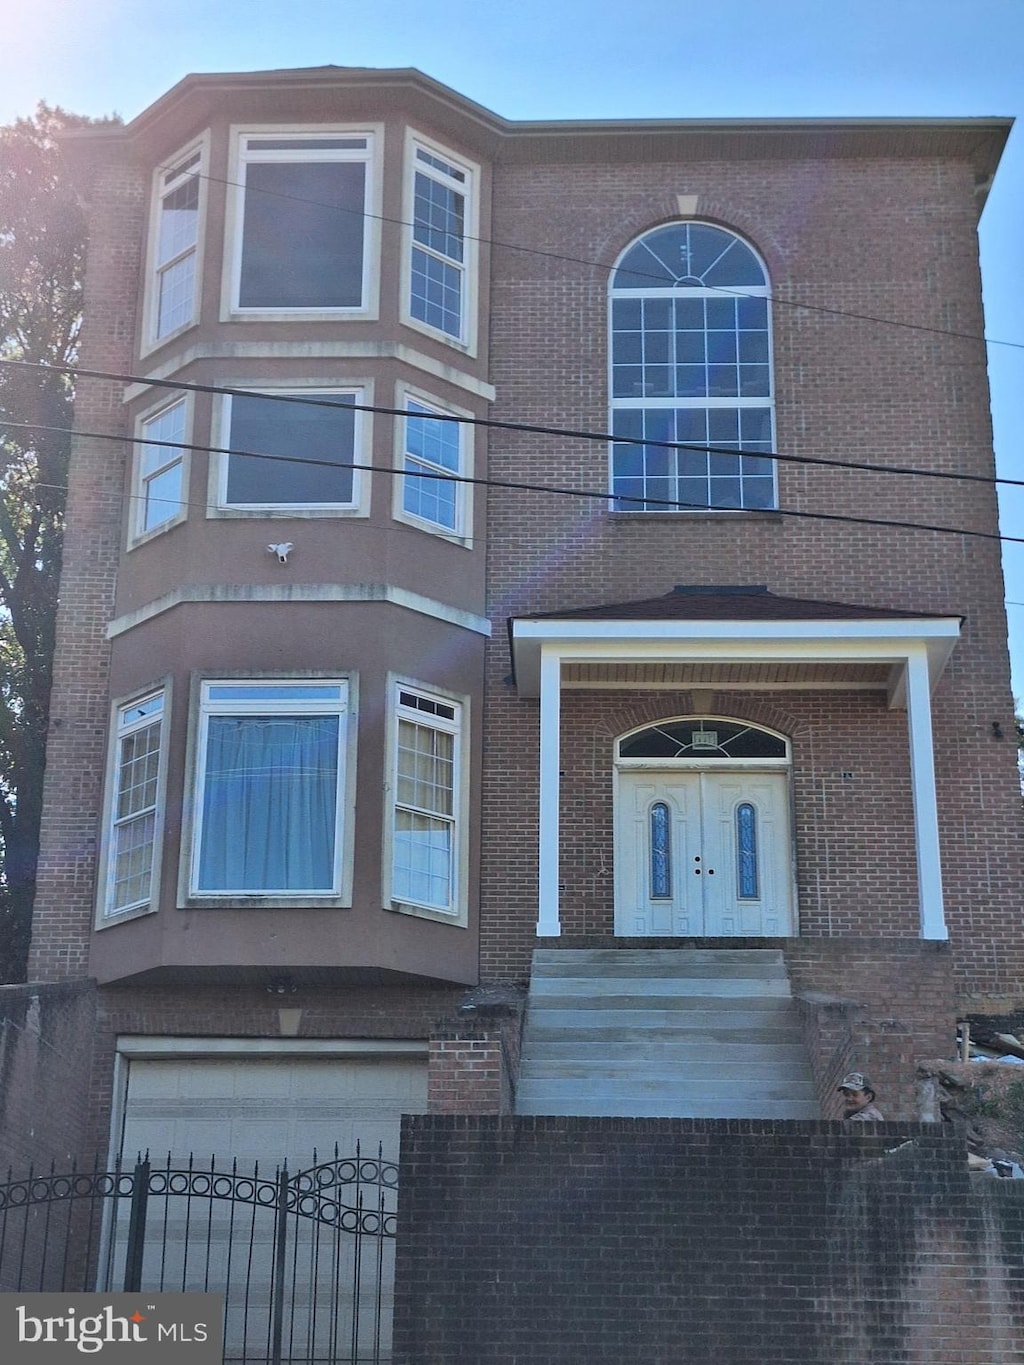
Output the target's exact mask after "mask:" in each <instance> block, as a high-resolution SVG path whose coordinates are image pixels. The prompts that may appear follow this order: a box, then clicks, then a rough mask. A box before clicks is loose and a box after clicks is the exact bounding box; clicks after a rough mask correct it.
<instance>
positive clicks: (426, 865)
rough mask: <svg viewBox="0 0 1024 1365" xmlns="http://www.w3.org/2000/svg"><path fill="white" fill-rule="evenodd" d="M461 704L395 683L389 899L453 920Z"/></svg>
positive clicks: (459, 861)
mask: <svg viewBox="0 0 1024 1365" xmlns="http://www.w3.org/2000/svg"><path fill="white" fill-rule="evenodd" d="M462 725H463V706H462V704H461V703H460V702H457V701H455V700H454V699H452V698H450V697H448V696H446V695H439V694H437V693H434V692H432V691H426V690H424V689H422V688H419V687H414V686H407V685H405V684H403V683H398V684H396V685H395V690H394V714H393V717H392V731H391V757H390V764H391V774H390V782H389V788H390V792H391V798H392V799H391V811H390V831H389V833H390V868H389V869H388V871H389V874H390V876H389V881H390V901H391V903H392V905H394V906H395V907H396V908H399V909H406V910H411V911H412V912H413V913H426V914H434V915H437V916H441V917H444V918H454V917H456V916H457V915H458V914H459V913H460V911H461V910H462V909H463V907H464V902H465V889H464V885H463V883H464V879H465V870H464V867H463V855H464V851H465V818H466V817H465V812H464V810H463V801H464V790H463V778H462Z"/></svg>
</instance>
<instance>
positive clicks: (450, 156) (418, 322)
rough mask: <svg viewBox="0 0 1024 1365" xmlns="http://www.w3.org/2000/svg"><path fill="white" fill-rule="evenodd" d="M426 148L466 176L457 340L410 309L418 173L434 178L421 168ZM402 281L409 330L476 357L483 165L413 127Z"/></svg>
mask: <svg viewBox="0 0 1024 1365" xmlns="http://www.w3.org/2000/svg"><path fill="white" fill-rule="evenodd" d="M417 147H422V148H423V150H424V151H425V152H429V153H430V154H431V156H437V157H440V158H441V160H443V161H449V162H451V164H452V165H453V166H455V167H456V168H457V169H458V170H460V171H463V172H464V173H465V176H466V183H465V186H464V191H465V205H466V216H465V224H464V231H465V253H466V254H465V260H464V262H463V281H464V289H463V298H462V333H461V335H460V336H457V337H454V336H452V335H451V333H450V332H443V331H442V330H441V329H440V328H439V327H432V326H431V325H430V324H429V323H427V322H424V321H423V320H422V319H421V318H416V317H413V315H412V309H411V307H410V296H411V290H412V247H413V236H412V233H413V215H414V213H415V202H416V172H417V170H420V171H422V172H423V173H424V174H425V175H427V176H430V175H431V168H430V167H429V166H427V165H425V164H420V165H417V161H416V149H417ZM435 178H437V179H438V180H439V181H440V182H441V183H445V182H444V179H443V177H442V176H439V175H438V176H436V177H435ZM402 222H403V225H404V226H403V228H402V279H401V304H400V307H401V312H400V315H399V316H400V318H401V321H402V322H403V323H405V325H406V326H408V327H413V328H415V329H416V331H418V332H422V333H424V335H426V336H429V337H434V338H435V339H436V340H438V341H443V342H444V343H445V345H446V346H452V347H454V348H455V349H456V350H459V351H464V352H465V353H466V354H467V355H470V356H475V355H476V352H477V331H478V327H477V311H478V308H477V300H478V297H479V280H480V166H479V164H478V163H477V162H475V161H467V160H466V158H465V157H464V156H459V155H458V154H457V153H456V152H453V151H451V150H450V149H449V148H447V147H445V146H444V145H443V144H442V143H440V142H434V141H432V140H431V139H430V138H428V137H424V136H423V135H422V134H421V133H417V132H415V131H414V130H413V129H412V128H407V129H406V133H405V183H404V189H403V197H402Z"/></svg>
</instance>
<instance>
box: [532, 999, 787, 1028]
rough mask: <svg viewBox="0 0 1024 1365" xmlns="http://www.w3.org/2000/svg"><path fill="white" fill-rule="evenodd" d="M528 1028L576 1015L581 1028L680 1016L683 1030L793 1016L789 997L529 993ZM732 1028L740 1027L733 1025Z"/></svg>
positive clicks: (766, 1020)
mask: <svg viewBox="0 0 1024 1365" xmlns="http://www.w3.org/2000/svg"><path fill="white" fill-rule="evenodd" d="M527 1011H528V1014H527V1026H529V1024H530V1023H531V1022H532V1021H533V1020H536V1021H537V1022H538V1023H549V1024H550V1023H551V1021H552V1016H553V1015H556V1014H557V1015H564V1014H570V1015H579V1016H580V1024H581V1026H582V1025H583V1024H584V1023H585V1021H586V1018H590V1019H596V1016H599V1015H603V1014H606V1015H607V1016H608V1018H609V1022H614V1023H616V1024H621V1023H628V1022H629V1016H630V1015H633V1014H635V1015H641V1014H651V1013H654V1014H668V1015H671V1016H679V1017H680V1024H681V1026H682V1027H686V1018H687V1016H688V1015H698V1014H708V1015H719V1016H721V1018H722V1019H723V1020H731V1021H736V1020H744V1019H747V1018H749V1019H751V1020H753V1021H755V1022H760V1023H768V1022H769V1021H770V1020H772V1019H788V1018H790V1017H791V1016H792V1013H793V1003H792V1001H791V1000H790V998H789V996H784V995H780V996H774V997H773V996H765V995H748V996H726V995H717V996H715V995H610V996H600V995H540V996H535V995H534V994H533V992H532V990H531V992H530V997H529V1001H528V1003H527ZM733 1027H734V1028H737V1027H743V1025H742V1024H737V1023H735V1022H733Z"/></svg>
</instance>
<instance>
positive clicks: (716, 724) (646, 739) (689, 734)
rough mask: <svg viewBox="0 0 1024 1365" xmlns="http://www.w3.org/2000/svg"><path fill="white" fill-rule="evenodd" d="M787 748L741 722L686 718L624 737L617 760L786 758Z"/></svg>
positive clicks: (779, 740) (778, 738)
mask: <svg viewBox="0 0 1024 1365" xmlns="http://www.w3.org/2000/svg"><path fill="white" fill-rule="evenodd" d="M788 755H789V749H788V747H787V744H786V741H785V740H784V739H783V738H782V736H781V735H776V734H772V732H771V731H770V730H761V729H759V728H758V727H757V726H756V725H744V724H743V723H742V722H741V721H733V720H716V719H714V718H712V717H710V716H688V717H687V718H686V719H685V720H668V721H662V722H660V723H659V724H657V725H648V726H647V727H646V728H645V729H643V730H637V731H635V732H634V733H633V734H631V735H626V736H624V737H623V738H622V739H621V740H620V741H619V758H636V759H658V758H661V759H697V760H699V761H702V762H704V761H708V760H711V761H714V760H715V759H730V758H757V759H768V758H776V759H786V758H787V757H788Z"/></svg>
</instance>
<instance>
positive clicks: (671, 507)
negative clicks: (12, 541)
mask: <svg viewBox="0 0 1024 1365" xmlns="http://www.w3.org/2000/svg"><path fill="white" fill-rule="evenodd" d="M334 406H341V405H334ZM345 406H348V405H345ZM398 411H400V412H401V410H398ZM401 415H402V416H405V415H406V414H405V413H404V412H401ZM4 426H8V427H15V428H21V429H28V430H33V431H50V432H56V433H59V434H61V435H73V436H78V437H83V438H88V439H90V440H98V441H118V442H121V443H122V444H126V445H145V446H156V447H159V448H163V447H166V448H169V449H172V450H182V451H189V452H192V451H194V452H196V453H198V454H206V455H228V456H230V455H237V456H245V457H247V458H249V459H256V460H273V461H276V462H279V463H282V464H295V465H303V466H309V465H314V466H316V467H317V468H319V469H324V468H329V469H353V470H365V471H368V472H369V473H373V474H389V475H392V476H395V475H398V476H405V477H408V478H413V479H440V480H448V481H449V482H451V483H460V484H473V485H476V486H479V487H482V488H502V489H506V490H511V491H515V492H524V493H547V494H553V495H555V496H558V497H572V498H587V499H592V500H596V501H602V502H616V503H621V502H635V503H638V504H639V505H640V508H639V510H642V511H646V510H648V509H649V508H651V507H652V506H653V507H655V508H658V509H661V510H663V511H667V512H668V511H700V512H716V513H718V512H722V513H724V514H725V515H728V514H729V513H730V512H743V511H748V512H750V511H754V512H758V513H764V514H765V515H766V516H780V517H794V518H800V519H806V520H810V521H830V522H844V523H849V524H851V525H855V526H885V527H889V528H891V529H896V530H903V531H932V532H938V533H940V534H944V535H956V536H973V537H975V538H978V539H981V540H995V541H1001V542H1004V543H1006V544H1020V545H1024V536H1004V535H1000V534H999V533H998V532H995V531H974V530H970V529H968V528H967V527H959V526H935V525H930V524H928V523H926V522H917V521H897V520H895V519H892V518H883V517H858V516H852V515H850V514H848V513H839V512H806V511H798V510H797V509H795V508H786V507H765V508H755V509H750V508H736V507H733V508H714V507H708V506H707V504H705V503H700V504H696V503H689V502H682V501H680V500H678V499H673V498H653V497H649V496H639V495H637V496H635V497H634V496H631V495H628V494H622V493H611V492H604V491H602V490H598V489H593V488H572V487H563V486H561V485H558V484H534V483H525V482H522V481H520V480H512V479H494V478H477V477H474V476H473V475H470V474H448V473H444V474H442V473H436V474H435V473H432V472H431V471H429V470H423V471H421V470H420V469H417V470H416V472H415V473H410V471H409V470H408V469H404V468H402V467H400V466H395V465H379V464H372V463H364V462H360V461H356V460H335V461H330V462H328V461H325V460H312V459H307V458H303V457H302V456H300V455H272V454H268V453H267V452H266V451H259V450H241V449H237V448H234V447H229V446H205V445H199V444H196V443H195V442H191V441H164V440H150V439H148V438H146V439H143V438H141V437H138V436H128V435H124V434H121V433H117V432H107V431H83V430H81V429H79V428H72V427H50V426H44V425H42V424H41V423H37V422H24V423H22V422H7V423H0V430H2V428H3V427H4ZM736 453H737V452H736V451H731V452H730V454H736ZM764 458H766V459H767V458H770V457H768V456H765V457H764ZM36 487H37V488H50V489H54V490H56V491H59V492H66V491H67V485H66V484H45V483H39V484H37V485H36ZM128 496H129V497H130V498H132V499H134V500H140V499H141V496H142V495H141V494H129V495H128ZM174 501H175V502H176V503H177V504H178V505H179V506H182V507H188V508H190V509H196V510H200V509H204V508H205V507H206V504H205V503H190V502H187V501H184V500H178V499H175V500H174ZM228 510H230V509H228ZM616 510H622V509H616Z"/></svg>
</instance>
